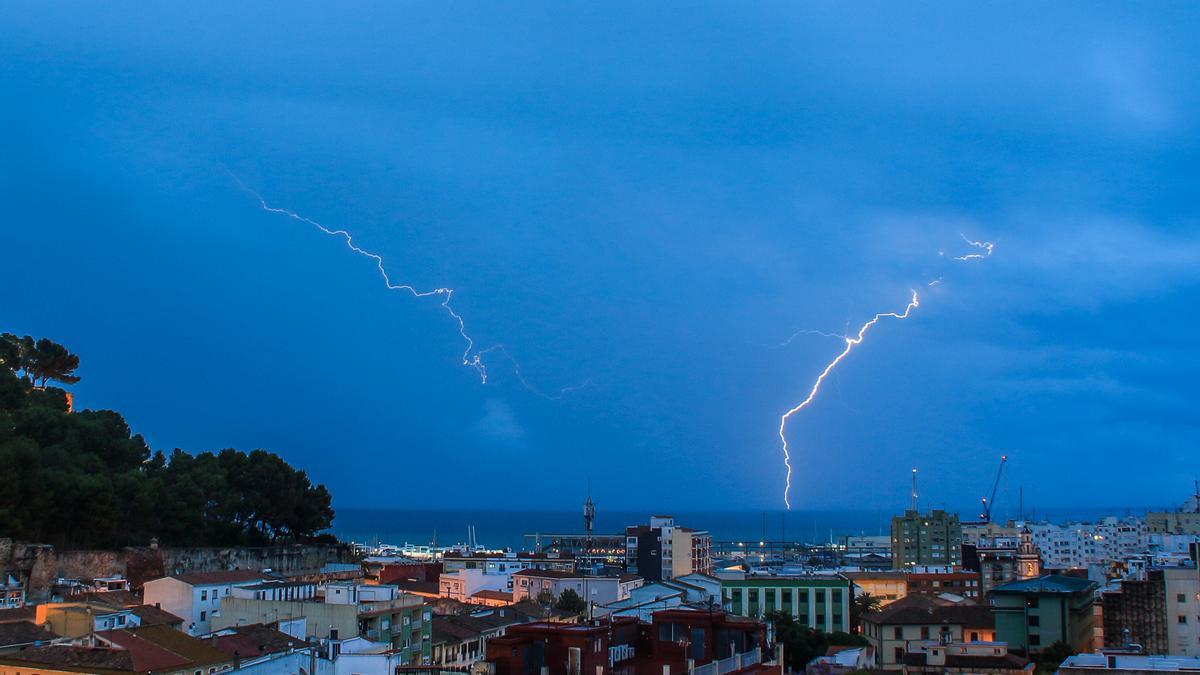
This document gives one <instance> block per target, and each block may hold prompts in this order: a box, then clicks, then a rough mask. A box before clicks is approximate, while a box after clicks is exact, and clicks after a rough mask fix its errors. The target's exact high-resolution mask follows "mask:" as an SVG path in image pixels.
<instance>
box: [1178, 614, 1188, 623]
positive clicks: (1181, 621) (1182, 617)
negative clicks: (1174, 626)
mask: <svg viewBox="0 0 1200 675" xmlns="http://www.w3.org/2000/svg"><path fill="white" fill-rule="evenodd" d="M1179 623H1187V617H1186V616H1184V615H1182V614H1180V615H1179Z"/></svg>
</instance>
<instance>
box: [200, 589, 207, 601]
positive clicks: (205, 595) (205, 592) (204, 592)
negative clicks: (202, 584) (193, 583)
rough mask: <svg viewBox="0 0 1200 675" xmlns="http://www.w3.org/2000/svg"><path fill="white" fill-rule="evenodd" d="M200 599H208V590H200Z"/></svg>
mask: <svg viewBox="0 0 1200 675" xmlns="http://www.w3.org/2000/svg"><path fill="white" fill-rule="evenodd" d="M200 599H201V600H208V591H200Z"/></svg>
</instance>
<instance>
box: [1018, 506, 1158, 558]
mask: <svg viewBox="0 0 1200 675" xmlns="http://www.w3.org/2000/svg"><path fill="white" fill-rule="evenodd" d="M1027 527H1028V528H1029V531H1030V533H1031V534H1032V536H1033V541H1034V543H1035V544H1036V545H1037V547H1038V550H1039V551H1040V552H1041V554H1042V564H1043V566H1044V567H1048V568H1051V569H1068V568H1087V567H1090V566H1093V565H1106V564H1108V563H1111V562H1116V561H1122V560H1125V559H1126V558H1130V557H1133V556H1136V555H1139V554H1141V553H1143V552H1145V551H1146V549H1147V544H1148V541H1147V533H1146V523H1145V521H1144V520H1143V519H1141V518H1134V517H1126V518H1121V519H1118V518H1115V517H1111V516H1110V517H1107V518H1103V519H1101V520H1100V521H1099V522H1096V523H1068V524H1066V525H1054V524H1051V523H1030V524H1028V525H1027Z"/></svg>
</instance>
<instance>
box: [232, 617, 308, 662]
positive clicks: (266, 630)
mask: <svg viewBox="0 0 1200 675" xmlns="http://www.w3.org/2000/svg"><path fill="white" fill-rule="evenodd" d="M229 630H231V631H233V632H232V633H231V634H229V635H217V636H215V637H213V638H212V646H213V647H215V648H217V649H219V650H221V651H223V652H225V654H227V655H228V656H229V657H230V658H233V657H235V656H236V657H238V658H242V659H245V658H253V657H256V656H262V655H263V654H278V653H280V652H286V651H288V650H289V649H292V648H294V647H302V646H304V640H298V639H296V638H294V637H292V636H291V635H288V634H287V633H281V632H279V631H277V630H275V629H274V628H271V627H270V626H264V625H263V624H261V623H255V624H250V625H248V626H238V627H237V628H231V629H229ZM222 632H224V631H222Z"/></svg>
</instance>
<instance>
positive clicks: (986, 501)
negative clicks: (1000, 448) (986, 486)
mask: <svg viewBox="0 0 1200 675" xmlns="http://www.w3.org/2000/svg"><path fill="white" fill-rule="evenodd" d="M1007 461H1008V455H1000V468H998V469H996V481H995V482H994V483H992V496H990V497H984V498H983V499H982V500H981V501H982V502H983V513H980V514H979V519H980V520H982V521H983V522H985V523H990V522H992V503H993V502H995V501H996V489H997V488H999V487H1000V476H1001V475H1003V474H1004V463H1005V462H1007Z"/></svg>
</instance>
